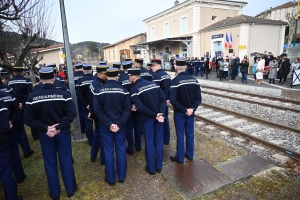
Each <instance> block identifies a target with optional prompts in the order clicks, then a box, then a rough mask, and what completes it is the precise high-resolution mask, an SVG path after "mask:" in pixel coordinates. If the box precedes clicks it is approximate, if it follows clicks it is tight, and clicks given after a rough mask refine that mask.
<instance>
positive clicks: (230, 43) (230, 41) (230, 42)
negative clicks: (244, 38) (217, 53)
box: [229, 33, 232, 49]
mask: <svg viewBox="0 0 300 200" xmlns="http://www.w3.org/2000/svg"><path fill="white" fill-rule="evenodd" d="M229 48H230V49H231V48H232V34H231V33H230V39H229Z"/></svg>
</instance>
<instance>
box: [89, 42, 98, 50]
mask: <svg viewBox="0 0 300 200" xmlns="http://www.w3.org/2000/svg"><path fill="white" fill-rule="evenodd" d="M88 49H89V50H90V51H91V52H97V44H96V42H91V43H89V45H88Z"/></svg>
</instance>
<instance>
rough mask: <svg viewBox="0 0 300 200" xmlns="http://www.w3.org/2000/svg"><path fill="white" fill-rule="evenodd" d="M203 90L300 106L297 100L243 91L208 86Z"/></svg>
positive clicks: (204, 86)
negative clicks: (219, 91)
mask: <svg viewBox="0 0 300 200" xmlns="http://www.w3.org/2000/svg"><path fill="white" fill-rule="evenodd" d="M201 88H208V89H214V90H221V91H226V92H232V93H237V94H244V95H249V96H253V97H260V98H265V99H270V100H273V101H281V102H285V103H292V104H297V105H300V101H297V100H290V99H283V98H279V97H268V96H265V95H260V94H253V93H248V92H241V91H233V90H229V89H225V88H216V87H212V86H207V85H201Z"/></svg>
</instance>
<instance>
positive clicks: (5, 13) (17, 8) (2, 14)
mask: <svg viewBox="0 0 300 200" xmlns="http://www.w3.org/2000/svg"><path fill="white" fill-rule="evenodd" d="M38 3H39V1H38V0H37V1H32V0H21V1H18V2H16V1H15V0H2V1H1V3H0V19H3V20H9V21H12V20H18V19H20V18H21V16H22V15H23V14H24V13H26V12H27V11H28V10H30V9H32V8H33V7H35V6H36V5H37V4H38Z"/></svg>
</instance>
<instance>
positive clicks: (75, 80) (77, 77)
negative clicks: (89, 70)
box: [74, 71, 84, 85]
mask: <svg viewBox="0 0 300 200" xmlns="http://www.w3.org/2000/svg"><path fill="white" fill-rule="evenodd" d="M83 75H84V73H83V71H78V72H76V73H75V75H74V82H75V85H76V84H77V81H78V80H79V79H81V78H82V77H83Z"/></svg>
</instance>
